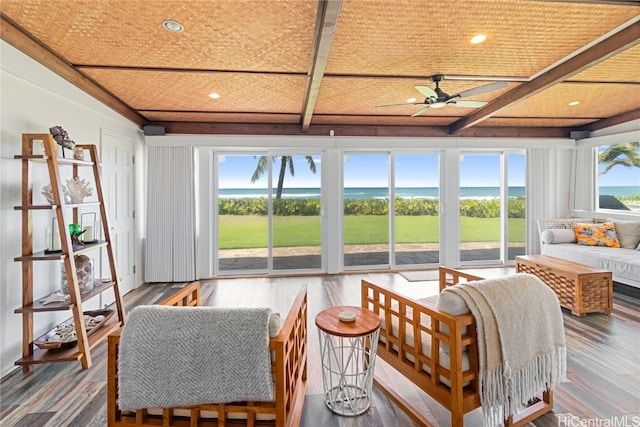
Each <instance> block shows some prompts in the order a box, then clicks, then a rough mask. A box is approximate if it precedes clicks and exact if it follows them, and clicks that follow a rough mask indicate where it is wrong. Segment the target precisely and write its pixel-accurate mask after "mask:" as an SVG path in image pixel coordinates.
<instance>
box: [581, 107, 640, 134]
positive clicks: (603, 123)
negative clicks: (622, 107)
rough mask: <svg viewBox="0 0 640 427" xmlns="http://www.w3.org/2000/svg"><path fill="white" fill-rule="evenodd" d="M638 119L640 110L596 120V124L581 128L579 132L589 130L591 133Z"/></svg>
mask: <svg viewBox="0 0 640 427" xmlns="http://www.w3.org/2000/svg"><path fill="white" fill-rule="evenodd" d="M638 119H640V108H638V109H636V110H631V111H627V112H625V113H622V114H618V115H617V116H613V117H609V118H607V119H602V120H598V121H597V122H593V123H589V124H588V125H587V126H583V127H581V128H580V130H589V131H592V132H593V131H594V130H599V129H604V128H608V127H610V126H615V125H619V124H622V123H627V122H630V121H632V120H638Z"/></svg>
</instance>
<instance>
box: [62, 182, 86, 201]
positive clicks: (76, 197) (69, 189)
mask: <svg viewBox="0 0 640 427" xmlns="http://www.w3.org/2000/svg"><path fill="white" fill-rule="evenodd" d="M63 190H64V195H65V197H66V198H68V200H70V202H71V203H82V201H83V200H84V198H85V197H89V196H92V195H93V189H92V188H91V186H90V185H89V182H87V180H85V179H82V178H73V179H68V180H67V186H66V187H64V188H63Z"/></svg>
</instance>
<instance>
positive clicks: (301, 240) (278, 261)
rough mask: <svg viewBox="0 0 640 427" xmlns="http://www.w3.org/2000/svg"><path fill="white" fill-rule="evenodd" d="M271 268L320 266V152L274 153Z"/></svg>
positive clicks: (292, 268) (284, 268)
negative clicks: (288, 154) (277, 154)
mask: <svg viewBox="0 0 640 427" xmlns="http://www.w3.org/2000/svg"><path fill="white" fill-rule="evenodd" d="M272 160H273V165H272V200H273V216H272V221H273V252H272V253H273V268H274V270H298V269H319V268H322V217H321V216H320V212H321V197H320V195H321V193H320V188H321V171H320V165H321V156H320V155H316V156H300V155H296V156H273V157H272Z"/></svg>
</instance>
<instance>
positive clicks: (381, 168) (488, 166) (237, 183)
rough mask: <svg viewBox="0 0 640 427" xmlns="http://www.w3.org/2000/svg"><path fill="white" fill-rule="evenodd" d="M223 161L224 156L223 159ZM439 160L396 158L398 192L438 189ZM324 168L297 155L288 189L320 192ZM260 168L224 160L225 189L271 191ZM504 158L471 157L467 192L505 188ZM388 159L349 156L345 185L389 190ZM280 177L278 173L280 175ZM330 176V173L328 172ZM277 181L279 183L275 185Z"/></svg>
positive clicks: (606, 179) (605, 182)
mask: <svg viewBox="0 0 640 427" xmlns="http://www.w3.org/2000/svg"><path fill="white" fill-rule="evenodd" d="M221 157H222V156H221ZM437 160H438V157H437V155H435V154H434V155H401V154H399V155H396V157H395V163H396V186H397V187H436V186H438V180H439V172H438V161H437ZM314 161H315V163H316V167H317V169H318V173H317V174H315V175H314V174H312V173H311V171H310V170H309V166H308V164H307V162H306V160H305V158H304V156H294V168H295V176H294V177H291V176H290V175H289V172H288V171H287V175H286V177H285V186H286V187H292V188H293V187H298V188H304V187H307V188H309V187H311V188H317V187H320V177H321V175H320V173H321V171H322V162H321V157H320V156H319V155H318V156H314ZM257 163H258V157H255V158H254V156H252V155H233V156H224V157H223V158H222V159H221V161H220V163H219V164H218V168H219V176H220V188H266V186H267V177H266V176H263V177H262V178H261V179H260V180H259V181H257V182H256V183H255V184H251V182H250V178H251V175H252V174H253V171H254V170H255V168H256V165H257ZM499 168H500V162H499V156H498V155H495V154H491V155H482V154H473V155H465V156H464V158H463V160H462V162H461V167H460V185H461V186H462V187H495V186H498V183H499V170H500V169H499ZM388 171H389V164H388V156H387V155H385V154H381V155H349V156H348V157H347V158H346V159H345V164H344V182H345V186H346V187H387V186H388V184H389V179H388ZM274 173H276V174H277V170H276V171H275V172H274ZM325 173H326V171H325ZM275 179H276V178H275V177H274V182H275ZM524 182H525V156H524V155H511V156H509V186H524ZM599 183H600V185H601V186H610V185H611V186H618V185H640V169H638V168H633V169H630V168H623V167H620V166H617V167H614V168H613V169H612V170H611V171H610V172H609V173H607V174H606V175H601V176H600V177H599Z"/></svg>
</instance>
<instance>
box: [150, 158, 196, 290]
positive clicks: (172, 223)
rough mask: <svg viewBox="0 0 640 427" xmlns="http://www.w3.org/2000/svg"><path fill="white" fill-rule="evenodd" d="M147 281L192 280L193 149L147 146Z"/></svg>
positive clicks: (193, 266) (193, 230)
mask: <svg viewBox="0 0 640 427" xmlns="http://www.w3.org/2000/svg"><path fill="white" fill-rule="evenodd" d="M148 167H149V175H148V178H149V179H148V186H149V187H148V195H149V196H148V210H147V212H148V214H147V241H146V252H145V260H146V262H145V281H146V282H183V281H189V280H195V278H196V273H195V272H196V269H195V259H196V254H195V234H196V228H195V227H196V221H195V219H196V213H195V212H196V209H195V208H196V206H195V200H196V197H195V169H194V154H193V148H192V147H149V166H148Z"/></svg>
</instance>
